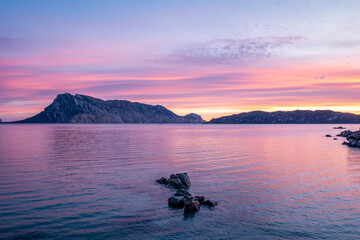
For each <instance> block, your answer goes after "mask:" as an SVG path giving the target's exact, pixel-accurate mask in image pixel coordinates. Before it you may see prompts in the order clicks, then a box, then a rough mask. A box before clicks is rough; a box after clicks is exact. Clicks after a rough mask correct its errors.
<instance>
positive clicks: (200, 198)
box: [195, 196, 205, 204]
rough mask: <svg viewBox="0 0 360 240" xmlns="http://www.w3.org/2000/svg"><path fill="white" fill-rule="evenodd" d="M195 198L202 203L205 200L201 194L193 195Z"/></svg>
mask: <svg viewBox="0 0 360 240" xmlns="http://www.w3.org/2000/svg"><path fill="white" fill-rule="evenodd" d="M195 200H196V201H198V202H200V203H201V204H202V203H203V202H204V201H205V197H203V196H195Z"/></svg>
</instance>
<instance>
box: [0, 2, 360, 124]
mask: <svg viewBox="0 0 360 240" xmlns="http://www.w3.org/2000/svg"><path fill="white" fill-rule="evenodd" d="M359 5H360V3H359V2H357V1H344V2H341V3H339V2H337V1H330V2H329V1H303V2H301V3H293V2H289V1H255V2H252V3H249V2H246V1H229V2H227V4H220V3H218V2H206V3H205V2H203V1H198V2H196V3H191V4H190V3H183V2H179V1H173V2H164V1H152V2H151V3H150V2H142V4H140V3H139V4H131V3H130V2H127V1H122V2H118V1H107V2H106V3H100V2H99V1H88V2H86V4H85V3H84V4H82V2H81V1H79V2H72V1H62V2H52V3H47V2H43V1H31V2H30V1H17V2H11V1H2V2H1V9H0V13H1V15H0V20H1V23H0V26H1V28H0V50H1V51H0V68H1V69H0V86H1V88H0V95H1V97H0V118H1V119H3V120H4V121H14V120H19V119H23V118H27V117H30V116H32V115H34V114H36V113H37V112H39V111H41V110H42V109H43V108H44V107H45V106H47V105H49V104H50V103H51V101H52V100H53V98H54V96H56V95H57V94H59V93H63V92H70V93H72V94H75V93H80V94H85V95H89V96H93V97H97V98H101V99H104V100H110V99H123V100H129V101H134V102H141V103H146V104H152V105H157V104H159V105H163V106H165V107H167V108H168V109H170V110H172V111H173V112H175V113H176V114H179V115H184V114H187V113H191V112H194V113H197V114H199V115H201V116H203V118H204V119H206V120H210V119H212V118H214V117H219V116H225V115H231V114H237V113H240V112H248V111H253V110H263V111H277V110H296V109H302V110H304V109H309V110H316V109H319V110H320V109H321V110H323V109H329V110H333V111H340V112H351V113H355V114H359V113H360V104H359V98H358V94H359V90H360V68H359V66H360V55H359V54H358V52H359V50H360V37H359V35H358V34H355V29H357V27H356V26H357V25H358V23H357V21H356V19H357V14H358V12H357V11H356V9H358V8H359V7H360V6H359ZM78 13H81V14H78Z"/></svg>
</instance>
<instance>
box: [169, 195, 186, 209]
mask: <svg viewBox="0 0 360 240" xmlns="http://www.w3.org/2000/svg"><path fill="white" fill-rule="evenodd" d="M168 203H169V206H171V207H176V208H182V207H184V197H182V196H172V197H170V198H169V199H168Z"/></svg>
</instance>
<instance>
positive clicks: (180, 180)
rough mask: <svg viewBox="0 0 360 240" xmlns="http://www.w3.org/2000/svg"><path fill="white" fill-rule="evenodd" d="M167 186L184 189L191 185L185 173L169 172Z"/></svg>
mask: <svg viewBox="0 0 360 240" xmlns="http://www.w3.org/2000/svg"><path fill="white" fill-rule="evenodd" d="M167 186H169V187H172V188H175V189H184V188H188V187H190V186H191V181H190V178H189V176H188V175H187V173H177V174H171V175H170V178H169V180H168V182H167Z"/></svg>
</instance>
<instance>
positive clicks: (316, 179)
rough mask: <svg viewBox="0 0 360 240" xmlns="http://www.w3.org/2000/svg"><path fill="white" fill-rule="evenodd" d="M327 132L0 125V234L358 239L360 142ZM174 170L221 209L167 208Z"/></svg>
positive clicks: (323, 128) (325, 128) (307, 128)
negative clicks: (165, 181) (190, 212)
mask: <svg viewBox="0 0 360 240" xmlns="http://www.w3.org/2000/svg"><path fill="white" fill-rule="evenodd" d="M344 126H346V127H348V128H349V129H353V130H355V129H358V127H359V126H358V125H344ZM332 127H333V126H332V125H166V124H161V125H137V124H135V125H128V124H125V125H111V124H109V125H100V124H99V125H61V124H54V125H45V124H44V125H41V124H23V125H18V124H14V125H4V124H3V125H0V238H7V239H11V238H34V239H44V238H51V239H89V238H91V239H104V238H110V239H141V238H144V239H184V238H191V239H239V238H243V239H291V238H306V239H324V238H326V239H354V238H360V230H359V224H360V149H354V148H349V147H347V146H344V145H341V142H342V140H343V139H342V138H338V140H333V138H325V137H324V135H325V134H327V133H330V134H332V135H335V134H336V133H339V132H340V131H341V130H334V129H332ZM176 172H187V173H188V174H189V176H190V178H191V180H192V183H193V185H192V186H191V192H192V193H194V194H197V195H204V196H205V197H208V198H210V199H213V200H216V201H218V202H219V206H217V207H216V208H214V209H210V208H208V207H202V208H201V210H200V211H199V212H197V213H196V214H195V215H194V216H193V217H191V218H185V217H184V215H183V211H182V210H176V209H171V208H169V207H168V205H167V199H168V198H169V197H170V196H171V194H172V193H173V192H174V191H173V190H171V189H168V188H165V187H163V186H160V185H157V184H155V180H156V179H158V178H160V177H162V176H169V175H170V174H171V173H176Z"/></svg>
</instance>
